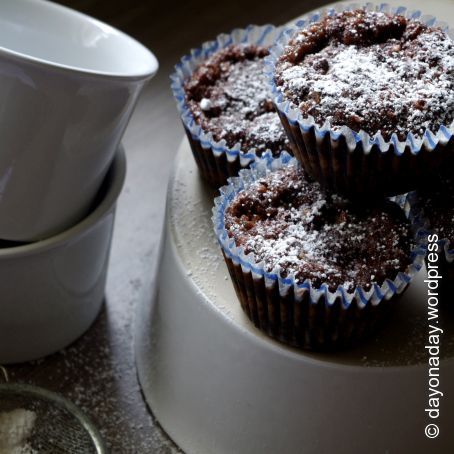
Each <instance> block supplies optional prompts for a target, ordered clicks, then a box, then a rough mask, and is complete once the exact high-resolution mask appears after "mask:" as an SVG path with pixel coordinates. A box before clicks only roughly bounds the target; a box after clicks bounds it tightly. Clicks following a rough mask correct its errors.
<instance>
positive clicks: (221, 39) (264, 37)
mask: <svg viewBox="0 0 454 454" xmlns="http://www.w3.org/2000/svg"><path fill="white" fill-rule="evenodd" d="M281 32H282V28H279V27H275V26H273V25H263V26H257V25H250V26H248V27H246V28H245V29H235V30H233V31H232V32H231V33H229V34H221V35H219V36H218V37H217V38H216V40H214V41H208V42H206V43H204V44H203V45H202V46H201V47H200V48H198V49H193V50H191V52H190V54H189V55H186V56H184V57H183V58H182V59H181V60H180V62H179V63H178V64H177V65H176V66H175V72H174V73H173V74H172V75H171V76H170V79H171V81H172V82H171V88H172V91H173V95H174V97H175V100H176V102H177V107H178V111H179V112H180V115H181V120H182V122H183V126H184V129H185V131H186V135H187V137H188V140H189V143H190V145H191V149H192V152H193V155H194V159H195V161H196V163H197V165H198V167H199V170H200V172H201V174H202V176H203V177H204V178H205V180H207V181H208V182H209V183H210V184H211V185H213V186H215V187H217V188H219V187H220V186H222V185H223V184H225V183H226V182H227V178H228V177H230V176H236V175H238V171H239V170H240V169H243V168H246V167H247V166H249V164H250V163H251V162H253V161H254V159H255V158H256V151H255V150H243V149H241V146H240V144H236V145H235V146H233V147H229V146H227V144H226V141H225V140H221V141H219V142H217V141H216V140H214V139H213V135H212V134H211V133H210V132H207V131H204V130H203V129H202V127H201V126H200V125H199V124H197V123H196V121H195V119H194V116H193V115H192V113H191V111H190V110H189V108H188V106H187V104H186V102H185V91H184V84H185V82H186V80H187V79H188V78H189V77H190V76H191V75H192V73H193V72H194V70H195V69H196V68H197V67H198V66H200V64H202V63H204V62H205V61H206V60H207V59H208V58H209V57H210V56H212V55H213V54H214V53H216V52H218V51H219V50H221V49H224V48H226V47H228V46H230V45H232V44H255V45H259V46H271V45H272V44H274V42H275V41H276V39H277V38H278V37H279V35H280V34H281ZM287 151H288V150H287Z"/></svg>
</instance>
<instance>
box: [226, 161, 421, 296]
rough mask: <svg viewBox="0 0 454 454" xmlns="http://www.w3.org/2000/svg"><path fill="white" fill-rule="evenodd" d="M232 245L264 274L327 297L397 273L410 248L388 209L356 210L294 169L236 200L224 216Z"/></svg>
mask: <svg viewBox="0 0 454 454" xmlns="http://www.w3.org/2000/svg"><path fill="white" fill-rule="evenodd" d="M225 226H226V229H227V232H228V235H229V237H230V238H234V241H235V244H236V245H237V246H241V247H243V248H244V250H245V253H246V254H252V256H253V257H254V260H255V261H256V262H257V263H260V262H263V263H264V266H265V269H266V271H268V272H271V271H273V270H279V271H280V272H281V274H282V275H283V276H287V275H289V274H294V275H295V277H296V279H297V281H298V283H302V282H304V281H305V280H306V279H309V280H310V281H311V282H312V285H313V286H314V287H315V288H319V287H320V286H321V285H322V284H323V283H325V284H327V285H328V286H329V288H330V290H331V291H335V290H336V289H337V287H338V286H345V288H346V289H347V290H348V291H353V290H354V289H355V288H356V287H357V286H361V287H362V288H364V289H366V290H369V289H370V287H371V285H372V283H377V284H379V285H381V284H382V283H383V282H384V280H385V279H387V278H389V279H394V278H395V277H396V275H397V272H398V271H405V270H406V268H407V266H408V265H409V264H410V263H411V249H412V245H413V244H414V240H413V235H412V232H411V227H410V224H409V221H408V220H407V219H406V218H405V216H404V214H403V211H402V210H401V209H400V208H399V207H398V206H397V205H396V204H394V203H392V202H389V201H385V202H383V205H381V206H375V207H370V208H366V209H365V208H364V207H357V206H355V205H352V204H351V203H350V202H348V201H347V200H345V199H343V198H341V197H339V196H337V195H334V194H331V195H329V194H325V193H324V192H323V191H322V190H321V188H320V186H319V184H318V183H314V182H312V181H310V180H308V178H307V177H306V176H305V175H304V174H303V172H302V171H301V170H299V169H296V168H293V167H290V168H287V169H281V170H278V171H275V172H270V173H269V174H268V175H267V176H266V177H264V178H261V179H259V180H258V181H256V182H254V183H253V184H252V185H251V186H249V187H248V188H246V189H244V190H243V191H242V192H240V193H239V194H237V195H236V196H235V198H234V199H233V200H232V202H231V204H230V205H229V206H228V207H227V209H226V212H225Z"/></svg>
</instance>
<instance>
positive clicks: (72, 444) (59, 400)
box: [0, 374, 107, 454]
mask: <svg viewBox="0 0 454 454" xmlns="http://www.w3.org/2000/svg"><path fill="white" fill-rule="evenodd" d="M5 378H6V374H5ZM17 409H23V410H29V411H33V412H34V413H35V414H36V419H35V423H34V425H33V429H32V431H31V433H30V436H29V437H28V438H27V444H28V445H29V447H30V448H31V449H30V452H32V453H36V454H60V453H61V454H106V453H107V451H106V448H105V446H104V443H103V441H102V439H101V436H100V434H99V432H98V430H97V429H96V428H95V427H94V426H93V424H92V422H91V421H90V420H89V419H88V418H87V417H86V416H85V415H84V414H83V413H82V412H81V411H80V410H79V409H78V408H77V407H76V406H75V405H74V404H73V403H71V402H70V401H68V400H66V399H65V398H63V397H61V396H60V395H58V394H55V393H53V392H51V391H48V390H46V389H42V388H38V387H36V386H30V385H24V384H12V383H5V384H0V414H2V413H5V412H7V413H9V412H11V411H13V410H17ZM1 436H2V428H1V427H0V437H1ZM0 441H1V440H0Z"/></svg>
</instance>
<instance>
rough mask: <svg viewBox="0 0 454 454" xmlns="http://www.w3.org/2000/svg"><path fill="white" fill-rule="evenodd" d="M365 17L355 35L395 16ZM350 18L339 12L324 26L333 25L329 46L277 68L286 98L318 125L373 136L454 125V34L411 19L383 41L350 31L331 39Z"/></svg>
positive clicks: (298, 41)
mask: <svg viewBox="0 0 454 454" xmlns="http://www.w3.org/2000/svg"><path fill="white" fill-rule="evenodd" d="M358 17H359V18H360V19H361V20H367V21H368V22H367V23H366V25H364V23H362V22H361V21H360V20H359V19H357V22H355V23H354V24H353V25H350V28H349V33H353V35H355V33H356V34H358V33H364V28H365V27H370V28H373V27H374V25H377V24H380V25H381V26H383V24H385V25H386V20H387V21H388V22H389V23H391V20H392V19H391V18H389V17H388V16H387V15H385V14H383V13H367V15H366V16H363V15H360V16H358ZM364 17H365V19H364ZM347 20H351V18H350V17H348V18H347V19H344V18H343V16H342V14H340V15H338V16H337V18H334V19H330V21H331V22H329V21H328V22H327V24H328V25H327V24H323V23H322V25H321V27H322V29H323V30H325V27H326V29H327V30H328V32H326V30H325V32H326V33H328V42H326V44H325V45H324V46H323V47H322V49H320V50H318V51H317V52H315V53H308V54H307V55H305V56H304V58H303V59H302V60H301V61H295V62H292V61H291V59H290V58H288V55H287V56H286V57H285V58H284V59H283V61H282V62H281V63H280V64H279V65H278V72H277V79H278V83H279V85H280V89H281V90H282V91H283V92H284V93H285V95H286V97H288V98H289V99H290V100H291V102H292V103H293V104H295V105H296V106H297V107H299V108H300V109H301V110H302V112H303V114H304V115H306V116H309V115H311V116H313V117H314V119H315V120H316V122H317V123H319V124H323V123H324V122H325V121H326V120H328V121H329V122H330V123H331V124H332V125H334V127H335V129H337V128H339V127H340V126H342V125H347V126H349V127H351V128H352V129H353V130H355V131H357V132H358V131H359V130H360V129H363V130H365V131H366V132H368V133H369V134H371V135H374V134H375V133H377V132H378V131H381V132H382V133H383V135H384V136H385V138H389V137H390V136H391V134H392V133H394V132H395V133H396V134H397V135H398V136H399V137H400V138H401V139H402V138H404V137H405V136H406V134H407V133H408V132H410V131H412V132H413V133H414V134H415V135H416V136H421V135H422V134H423V133H424V131H425V130H426V129H430V130H432V132H437V131H438V128H439V127H440V125H447V126H449V125H450V124H451V122H452V121H453V120H454V43H453V41H452V39H451V38H450V37H449V36H448V35H447V34H446V33H444V32H442V31H441V30H439V29H434V28H428V27H426V26H423V25H422V24H421V23H419V22H417V21H408V22H405V24H404V25H406V27H403V26H402V29H401V30H400V31H397V32H396V31H394V35H395V37H388V39H386V40H384V42H382V40H381V39H377V42H376V43H370V42H368V41H366V42H364V41H365V40H366V38H363V41H361V39H359V38H357V37H353V38H351V37H350V38H348V37H346V36H345V32H343V33H344V34H343V35H342V36H341V37H340V38H339V36H337V35H335V34H334V35H333V36H331V37H330V36H329V33H334V32H333V31H332V30H331V32H330V27H332V23H335V24H336V26H339V27H340V26H341V25H342V26H345V24H344V23H342V22H343V21H347ZM401 20H402V21H404V20H405V19H404V18H402V19H401ZM336 21H337V22H336ZM330 24H331V25H330ZM339 24H341V25H339ZM355 27H356V28H355ZM306 35H307V34H305V33H300V34H299V35H297V37H296V38H295V39H294V40H293V42H291V43H290V44H289V46H288V49H287V52H289V49H291V48H293V47H295V46H298V45H302V44H301V43H304V41H305V40H306V39H307V36H306ZM323 39H326V37H325V38H323ZM367 39H369V38H367ZM349 40H351V41H353V44H351V43H350V42H349Z"/></svg>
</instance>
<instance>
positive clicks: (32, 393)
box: [0, 383, 107, 454]
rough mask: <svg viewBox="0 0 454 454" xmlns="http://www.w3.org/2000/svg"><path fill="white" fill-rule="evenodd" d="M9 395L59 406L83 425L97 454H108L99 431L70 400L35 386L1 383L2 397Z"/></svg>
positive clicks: (0, 392) (0, 391) (0, 393)
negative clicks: (13, 394) (35, 399)
mask: <svg viewBox="0 0 454 454" xmlns="http://www.w3.org/2000/svg"><path fill="white" fill-rule="evenodd" d="M8 393H16V394H22V395H24V396H29V397H36V398H39V399H42V400H45V401H48V402H50V403H52V404H54V405H57V406H58V407H60V408H62V409H63V410H66V411H67V412H69V413H70V414H71V415H73V416H74V417H75V418H76V420H77V421H78V422H79V423H80V424H81V425H82V427H83V428H84V429H85V430H86V431H87V433H88V434H89V436H90V438H91V440H92V441H93V445H94V448H95V449H96V453H97V454H107V449H106V446H105V444H104V441H103V439H102V437H101V433H100V432H99V430H98V429H97V428H96V426H95V425H94V424H93V422H92V421H91V419H90V418H89V417H88V416H87V415H86V414H85V413H84V412H83V411H82V410H81V409H80V408H79V407H77V406H76V405H75V404H74V403H72V402H71V401H70V400H68V399H66V398H65V397H63V396H61V395H60V394H57V393H55V392H53V391H50V390H48V389H45V388H41V387H39V386H35V385H27V384H25V383H0V395H2V394H8Z"/></svg>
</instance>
